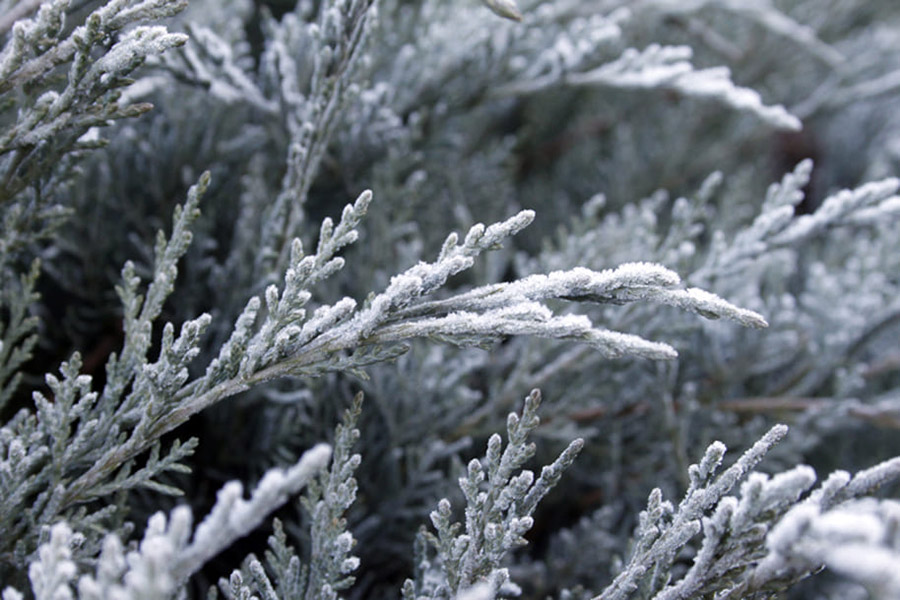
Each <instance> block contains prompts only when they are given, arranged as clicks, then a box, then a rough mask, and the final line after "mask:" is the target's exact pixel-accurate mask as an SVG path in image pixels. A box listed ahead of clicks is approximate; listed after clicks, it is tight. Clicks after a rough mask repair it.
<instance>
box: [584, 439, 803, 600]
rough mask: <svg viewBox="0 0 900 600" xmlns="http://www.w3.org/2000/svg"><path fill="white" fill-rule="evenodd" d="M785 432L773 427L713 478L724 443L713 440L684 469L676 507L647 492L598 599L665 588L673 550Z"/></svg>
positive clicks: (655, 492)
mask: <svg viewBox="0 0 900 600" xmlns="http://www.w3.org/2000/svg"><path fill="white" fill-rule="evenodd" d="M786 433H787V427H785V426H784V425H778V426H776V427H773V428H772V429H771V430H770V431H769V432H768V433H767V434H766V435H765V436H763V438H762V439H760V440H759V441H758V442H756V443H755V444H754V445H753V447H751V448H750V449H749V450H747V452H745V453H744V454H743V455H742V456H741V457H740V458H739V459H738V460H737V462H735V464H734V465H732V466H731V467H729V468H728V469H726V470H725V471H723V472H722V473H721V474H720V475H718V477H715V478H714V476H715V474H716V471H717V470H718V467H719V466H720V465H721V462H722V457H723V456H724V455H725V445H724V444H722V443H721V442H715V443H713V444H712V445H710V447H709V448H707V450H706V453H705V454H704V456H703V459H702V460H701V461H700V462H699V463H698V464H697V465H693V466H692V467H691V468H690V486H689V487H688V490H687V492H686V493H685V496H684V499H683V500H682V501H681V503H680V504H679V505H678V508H677V509H676V508H675V507H673V506H672V504H671V502H669V501H667V500H663V497H662V492H661V491H660V490H659V489H658V488H657V489H654V490H653V491H652V492H651V493H650V498H649V500H648V502H647V509H646V510H645V511H644V512H642V513H641V516H640V522H639V524H638V527H637V530H636V531H635V535H634V547H633V548H632V550H631V555H630V557H629V558H628V561H627V563H626V564H625V566H624V567H623V568H622V571H621V572H620V573H619V574H618V575H617V576H616V578H615V579H614V580H613V582H612V583H611V584H610V585H609V586H608V587H607V588H606V589H605V590H603V592H602V593H601V594H600V595H599V596H598V597H597V598H598V600H612V599H624V598H630V597H632V594H633V593H634V592H635V591H636V590H638V589H641V590H643V594H642V596H643V597H650V596H652V595H653V594H654V593H656V592H658V591H659V590H660V589H661V588H662V587H663V586H664V585H665V584H666V581H665V579H666V574H667V573H669V570H670V568H671V566H672V564H673V563H674V561H675V559H676V558H677V555H678V552H679V551H680V550H681V549H682V548H683V547H684V546H685V545H687V544H688V543H689V542H690V540H691V539H692V538H693V537H694V536H696V535H697V534H698V533H700V532H701V531H702V528H703V525H702V518H703V517H704V516H705V515H706V514H708V512H709V511H711V510H712V509H713V508H714V507H716V506H717V505H718V504H719V502H720V501H721V500H722V499H723V498H724V497H725V495H726V494H728V493H729V492H730V491H731V489H732V488H733V487H734V486H735V485H737V483H738V482H739V481H740V480H741V479H743V478H744V477H746V476H747V474H748V473H750V471H751V469H753V467H755V466H756V465H757V464H758V463H759V462H760V461H761V460H762V459H763V457H764V456H765V455H766V453H768V451H769V450H770V449H771V448H772V447H773V446H774V445H775V444H776V443H778V441H779V440H781V438H783V437H784V435H785V434H786Z"/></svg>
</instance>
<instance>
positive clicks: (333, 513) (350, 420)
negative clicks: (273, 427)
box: [301, 393, 363, 600]
mask: <svg viewBox="0 0 900 600" xmlns="http://www.w3.org/2000/svg"><path fill="white" fill-rule="evenodd" d="M362 400H363V396H362V393H358V394H357V395H356V397H355V398H354V399H353V404H352V405H351V406H350V408H349V409H347V411H346V412H345V413H344V419H343V423H341V424H340V425H338V427H337V429H336V431H335V437H334V456H333V458H332V460H331V468H330V469H329V470H328V472H327V473H325V472H323V474H322V475H321V477H320V480H319V481H313V482H311V483H310V485H309V486H308V487H307V492H306V493H305V494H304V495H303V497H302V498H301V502H302V503H303V507H304V508H305V509H306V511H307V512H308V513H309V516H310V520H311V525H310V549H309V556H310V564H309V571H308V577H309V580H308V581H307V582H306V593H305V597H306V598H309V599H310V600H312V599H313V598H322V599H327V600H335V599H336V598H337V597H338V596H337V593H338V592H340V591H341V590H344V589H346V588H348V587H350V585H352V584H353V581H354V577H353V575H351V573H352V572H353V571H355V570H356V568H357V567H358V566H359V558H358V557H356V556H354V555H353V554H351V550H352V549H353V546H354V545H355V544H356V540H355V539H354V538H353V534H351V533H350V532H349V531H347V519H346V518H345V517H344V515H345V513H346V512H347V510H348V509H349V508H350V506H351V505H352V504H353V502H354V500H356V488H357V486H356V479H354V477H353V474H354V472H355V471H356V469H357V468H359V464H360V461H361V460H362V457H361V456H360V455H359V454H358V453H355V452H352V448H353V446H354V444H355V443H356V441H357V440H358V439H359V430H358V429H356V423H357V421H358V420H359V414H360V412H361V410H362Z"/></svg>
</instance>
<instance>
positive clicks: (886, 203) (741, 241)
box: [694, 159, 900, 281]
mask: <svg viewBox="0 0 900 600" xmlns="http://www.w3.org/2000/svg"><path fill="white" fill-rule="evenodd" d="M812 167H813V164H812V161H811V160H808V159H807V160H803V161H801V162H800V163H798V164H797V166H796V167H795V168H794V170H793V171H792V172H791V173H787V174H786V175H785V176H784V177H783V178H782V180H781V182H780V183H773V184H772V185H771V186H770V187H769V190H768V192H767V194H766V199H765V201H764V203H763V207H762V211H761V213H760V214H759V216H757V217H756V218H755V219H754V220H753V222H752V223H751V224H750V225H749V226H747V227H746V228H744V229H742V230H741V231H740V232H738V234H737V235H736V236H735V237H734V240H733V241H732V242H731V243H730V244H729V243H728V242H726V240H725V237H724V234H723V233H722V232H716V233H715V234H714V237H713V243H712V247H711V249H710V253H709V255H708V257H707V261H706V264H705V265H703V266H702V267H701V268H700V269H698V271H697V272H696V273H695V274H694V280H695V281H703V280H705V279H708V278H709V277H711V276H713V275H728V274H732V273H737V272H740V271H741V269H742V268H744V267H745V266H746V265H747V263H748V262H749V261H751V260H753V259H755V258H757V257H759V256H762V255H764V254H768V253H771V252H773V251H774V250H777V249H779V248H789V247H796V246H798V245H800V244H802V243H804V242H806V241H808V240H809V239H811V238H813V237H815V236H818V235H822V234H823V233H825V232H827V231H828V230H829V229H832V228H835V227H841V226H847V225H857V224H859V225H868V224H872V223H884V222H887V221H888V220H890V219H893V218H896V216H897V213H898V204H900V197H898V194H897V192H898V191H900V179H896V178H888V179H884V180H882V181H875V182H871V183H867V184H864V185H862V186H860V187H858V188H856V189H853V190H842V191H840V192H837V193H836V194H832V195H830V196H828V197H827V198H826V199H825V200H824V201H823V202H822V203H821V205H820V206H819V207H818V208H817V209H816V211H815V212H813V213H812V214H808V215H800V216H796V214H795V213H796V208H797V206H798V205H799V204H800V202H801V201H802V200H803V198H804V193H803V191H802V190H803V188H804V186H806V185H807V184H808V183H809V179H810V175H811V173H812Z"/></svg>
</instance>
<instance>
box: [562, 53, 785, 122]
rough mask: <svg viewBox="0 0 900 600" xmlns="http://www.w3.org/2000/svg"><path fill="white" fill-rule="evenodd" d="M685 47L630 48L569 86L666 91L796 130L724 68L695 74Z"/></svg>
mask: <svg viewBox="0 0 900 600" xmlns="http://www.w3.org/2000/svg"><path fill="white" fill-rule="evenodd" d="M691 57H692V51H691V49H690V48H688V47H686V46H659V45H656V44H652V45H650V46H648V47H647V48H645V49H644V50H636V49H634V48H629V49H628V50H626V51H625V52H624V53H623V54H622V56H620V57H619V58H618V59H617V60H615V61H613V62H611V63H608V64H605V65H603V66H601V67H598V68H597V69H594V70H592V71H587V72H584V73H576V74H572V75H570V76H568V77H567V78H566V79H565V82H566V83H568V84H570V85H606V86H610V87H620V88H650V87H668V88H670V89H674V90H677V91H679V92H682V93H684V94H686V95H688V96H698V97H704V98H711V99H715V100H718V101H720V102H723V103H725V104H727V105H729V106H732V107H734V108H737V109H739V110H744V111H748V112H752V113H754V114H756V115H757V116H758V117H760V118H762V119H763V120H764V121H766V122H767V123H769V124H770V125H772V126H774V127H778V128H782V129H789V130H799V129H801V127H802V124H801V123H800V120H799V119H798V118H797V117H795V116H794V115H792V114H790V113H789V112H788V111H787V110H786V109H785V108H784V107H783V106H781V105H780V104H778V105H774V106H768V105H765V104H763V102H762V98H761V97H760V95H759V94H758V93H757V92H755V91H754V90H751V89H749V88H743V87H739V86H736V85H735V84H734V82H732V81H731V72H730V71H729V70H728V68H726V67H715V68H710V69H702V70H695V68H694V66H693V65H692V64H691V63H690V62H689V60H690V58H691Z"/></svg>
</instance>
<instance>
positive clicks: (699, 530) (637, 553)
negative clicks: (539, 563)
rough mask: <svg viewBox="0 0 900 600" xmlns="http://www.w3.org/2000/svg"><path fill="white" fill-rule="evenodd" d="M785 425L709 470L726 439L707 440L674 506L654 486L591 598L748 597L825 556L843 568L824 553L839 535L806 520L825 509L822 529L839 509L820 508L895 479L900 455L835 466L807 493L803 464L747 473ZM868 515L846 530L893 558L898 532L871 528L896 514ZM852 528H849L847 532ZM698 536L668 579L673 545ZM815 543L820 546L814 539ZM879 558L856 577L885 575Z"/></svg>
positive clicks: (811, 475) (850, 501)
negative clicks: (626, 555)
mask: <svg viewBox="0 0 900 600" xmlns="http://www.w3.org/2000/svg"><path fill="white" fill-rule="evenodd" d="M786 431H787V428H786V427H784V426H782V425H780V426H777V427H775V428H773V429H772V430H771V431H770V432H769V433H768V434H767V435H766V436H765V437H764V438H763V439H762V440H760V441H759V442H757V444H755V445H754V447H753V448H751V449H750V450H749V451H748V452H747V453H746V454H745V455H744V456H742V457H741V458H740V459H739V460H738V462H737V463H736V464H735V465H734V466H732V467H731V468H729V469H727V470H726V471H724V472H723V473H722V474H721V475H719V476H718V477H716V478H715V479H713V477H714V476H715V473H716V471H717V470H718V468H719V466H720V464H721V462H722V458H723V456H724V453H725V446H724V445H723V444H721V442H715V443H713V444H711V445H710V446H709V448H707V450H706V453H705V455H704V457H703V459H702V460H701V461H700V462H699V463H698V464H695V465H691V467H690V469H689V477H690V486H689V488H688V492H687V494H686V495H685V499H684V500H683V501H682V502H681V504H680V505H679V506H678V508H677V509H676V508H674V507H673V506H672V504H671V503H669V502H668V501H664V500H663V499H662V495H661V493H660V492H659V490H654V491H653V492H652V493H651V495H650V500H649V502H648V506H647V510H646V511H644V512H643V513H641V517H640V523H639V525H638V528H637V531H636V533H635V538H634V544H635V546H634V548H633V549H632V556H631V557H630V559H629V561H628V564H627V565H626V566H625V568H624V569H623V571H622V572H621V573H620V574H619V575H618V576H617V577H616V579H615V581H614V582H613V584H612V585H610V586H609V587H608V588H606V589H605V590H604V591H603V592H602V593H601V594H600V595H599V596H597V598H598V599H601V598H602V599H608V598H626V597H628V598H632V597H640V598H651V597H652V598H654V599H655V600H674V599H684V600H687V599H689V598H696V597H699V596H701V595H706V594H716V597H717V598H744V597H748V596H750V595H752V594H753V593H755V592H759V591H761V590H768V591H772V590H778V589H784V588H786V587H788V586H789V585H791V584H793V583H795V582H796V581H798V580H800V579H802V578H804V577H807V576H808V575H809V574H810V573H811V572H813V571H815V570H816V569H817V568H819V567H820V566H821V565H823V564H826V565H827V566H831V565H832V564H834V565H835V566H836V567H837V569H838V571H839V572H842V571H841V569H847V568H848V566H849V565H850V564H851V562H850V561H849V560H848V558H847V557H846V556H844V555H842V554H841V553H840V552H838V553H836V554H835V555H834V556H828V558H827V559H826V550H827V549H828V548H838V547H843V544H842V543H836V542H839V541H841V540H837V539H834V538H832V539H830V540H825V539H824V538H825V537H827V536H826V535H823V534H822V530H820V531H819V532H815V533H811V532H812V531H813V530H814V527H813V526H812V524H813V523H815V522H816V519H818V518H820V516H821V517H823V518H822V521H821V523H822V525H824V528H823V529H827V525H826V522H837V520H838V519H839V518H840V517H838V516H834V517H833V519H834V521H829V519H832V517H830V516H826V515H829V514H834V515H837V514H838V513H842V511H844V510H845V509H849V512H851V513H852V512H854V510H855V508H854V507H855V506H856V503H857V500H856V499H857V498H861V497H864V496H866V495H868V494H871V493H872V492H873V491H874V490H875V489H877V488H878V487H879V486H881V485H883V484H884V483H886V482H888V481H892V480H896V479H897V478H900V459H897V458H895V459H892V460H889V461H885V462H884V463H881V464H879V465H876V466H875V467H872V468H870V469H866V470H865V471H861V472H859V473H858V474H857V475H856V476H854V477H851V476H850V475H849V474H848V473H846V472H844V471H837V472H835V473H832V474H831V476H829V477H828V478H827V479H826V480H825V481H824V482H823V483H822V484H821V485H820V486H819V487H818V488H816V489H815V490H813V491H812V492H811V493H809V494H808V495H807V492H808V491H809V490H810V489H811V488H812V486H813V484H814V483H815V482H816V474H815V471H813V469H812V468H810V467H808V466H805V465H799V466H796V467H794V468H792V469H789V470H787V471H784V472H782V473H778V474H777V475H774V476H768V475H765V474H762V473H757V472H752V473H751V472H749V471H750V469H752V468H753V466H754V465H755V464H756V463H758V462H759V460H761V459H762V457H763V455H764V454H765V453H766V452H767V451H768V450H769V449H770V448H771V447H772V446H773V445H774V444H775V443H777V441H778V440H779V439H780V438H781V437H782V436H783V435H784V434H785V433H786ZM741 479H745V481H744V483H743V484H742V485H741V488H740V494H739V495H738V496H736V497H735V496H728V495H726V494H728V492H729V491H730V490H731V489H733V487H734V486H735V485H736V484H737V482H738V481H740V480H741ZM869 501H871V502H872V503H873V505H874V504H876V501H874V500H871V499H868V500H866V502H869ZM867 506H872V505H867ZM891 514H893V513H891ZM865 520H866V519H865V518H863V519H861V521H862V522H865ZM870 520H871V521H873V522H870V523H868V525H867V527H868V528H867V529H866V528H864V529H862V530H857V532H856V533H854V534H853V535H851V536H850V537H855V539H856V540H857V541H859V540H862V539H863V538H865V539H867V540H868V541H869V542H870V543H875V544H878V543H884V542H885V541H886V542H887V543H888V544H894V546H893V547H892V549H890V552H891V553H893V554H894V558H893V559H892V560H896V556H897V548H896V544H895V543H894V541H891V540H888V539H887V538H886V537H884V535H883V533H882V534H881V536H882V537H878V535H879V534H872V535H869V534H870V533H872V532H873V531H878V532H886V531H893V530H892V529H891V527H893V526H894V521H895V520H896V519H895V517H893V516H891V515H889V514H888V513H884V514H880V515H879V516H878V518H875V519H871V518H870ZM848 521H853V518H850V519H848ZM853 523H854V526H858V525H860V523H859V522H856V521H853ZM850 531H851V529H847V530H846V533H847V534H849V533H850ZM698 535H700V536H701V541H700V542H699V545H698V547H697V551H696V554H695V555H694V559H693V563H692V565H691V567H690V569H688V570H687V572H686V573H684V574H683V575H682V576H680V577H679V578H678V579H677V580H667V577H668V576H670V575H671V573H672V571H671V567H672V566H673V565H674V561H675V560H676V559H677V558H678V553H679V551H680V550H681V549H682V548H683V547H685V546H686V545H688V544H691V543H692V542H691V540H692V539H693V538H695V537H696V536H698ZM807 536H808V537H807ZM837 537H839V536H837ZM806 539H809V540H810V542H809V543H807V542H806V541H805V540H806ZM813 540H815V541H813ZM843 541H844V542H846V541H848V540H843ZM818 543H821V545H819V546H817V545H816V544H818ZM857 550H858V551H860V552H866V551H871V552H872V553H871V554H865V556H867V557H868V558H871V559H872V560H875V561H876V562H877V561H878V559H879V558H880V555H881V553H882V552H883V550H884V549H883V548H882V549H875V550H873V548H871V547H869V548H862V547H860V548H858V549H857ZM839 555H840V556H839ZM829 560H831V561H832V563H829ZM888 562H889V561H888ZM884 567H885V565H884V564H879V565H878V566H877V567H876V566H874V565H873V568H872V569H868V570H861V571H860V577H859V578H860V579H862V580H864V581H866V583H871V582H872V581H875V580H877V578H878V577H884V575H885V573H887V571H886V570H885V569H884ZM842 573H843V572H842ZM843 574H845V575H850V576H851V577H852V576H853V574H852V573H843Z"/></svg>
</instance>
